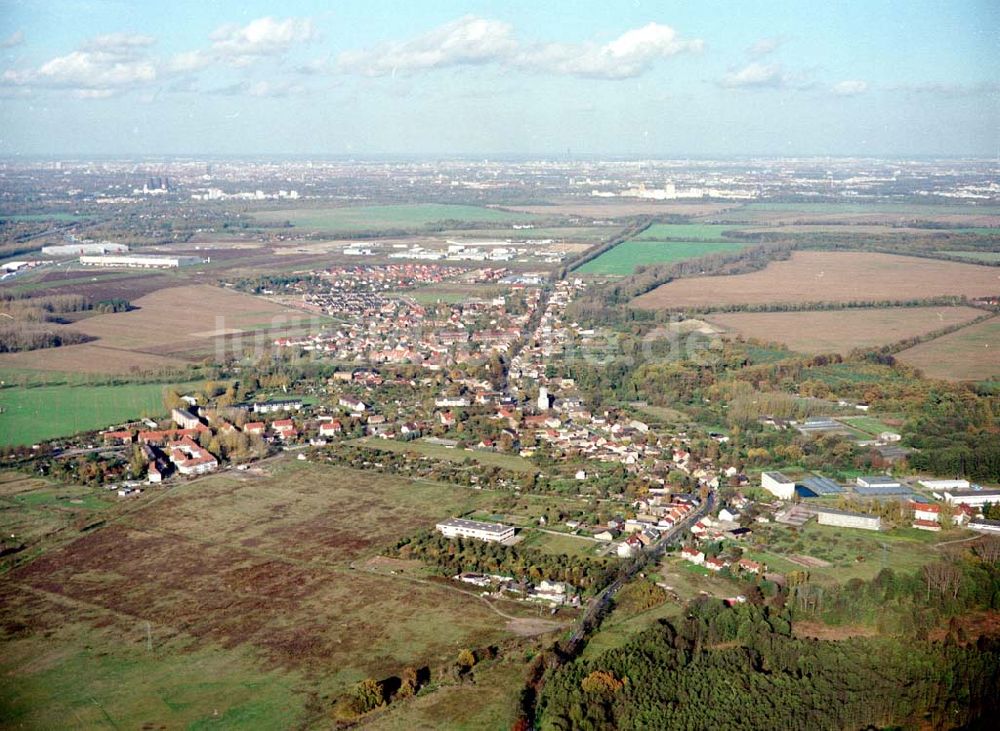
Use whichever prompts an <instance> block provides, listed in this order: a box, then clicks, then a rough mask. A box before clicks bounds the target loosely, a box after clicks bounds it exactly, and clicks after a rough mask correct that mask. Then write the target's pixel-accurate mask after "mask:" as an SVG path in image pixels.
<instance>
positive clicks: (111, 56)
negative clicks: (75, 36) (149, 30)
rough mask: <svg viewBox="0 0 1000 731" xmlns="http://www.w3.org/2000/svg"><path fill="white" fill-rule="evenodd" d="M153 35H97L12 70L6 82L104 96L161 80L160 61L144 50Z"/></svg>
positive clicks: (83, 96)
mask: <svg viewBox="0 0 1000 731" xmlns="http://www.w3.org/2000/svg"><path fill="white" fill-rule="evenodd" d="M153 43H155V39H154V38H152V37H151V36H142V35H128V34H123V33H114V34H111V35H104V36H97V37H95V38H92V39H90V40H89V41H87V42H85V43H84V44H83V45H82V46H81V47H80V48H79V49H78V50H76V51H72V52H71V53H67V54H65V55H63V56H57V57H55V58H52V59H49V60H48V61H46V62H45V63H43V64H42V65H41V66H39V67H37V68H28V69H9V70H7V71H5V72H4V74H3V77H2V83H3V84H5V85H7V86H19V87H25V88H35V87H37V88H42V89H45V88H48V89H68V90H70V91H72V92H73V93H74V94H75V95H76V96H77V97H79V98H81V99H102V98H106V97H108V96H112V95H114V94H117V93H122V92H125V91H129V90H131V89H133V88H136V87H141V86H144V85H147V84H150V83H152V82H154V81H156V79H157V68H156V64H154V63H153V61H152V60H150V59H149V58H148V57H147V56H146V55H145V52H144V50H143V49H145V48H146V47H148V46H150V45H152V44H153Z"/></svg>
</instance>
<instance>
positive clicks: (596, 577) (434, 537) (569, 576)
mask: <svg viewBox="0 0 1000 731" xmlns="http://www.w3.org/2000/svg"><path fill="white" fill-rule="evenodd" d="M388 555H390V556H394V557H397V558H403V559H419V560H421V561H425V562H427V563H430V564H433V565H435V566H437V567H438V568H439V569H440V570H441V573H442V574H443V575H445V576H454V575H456V574H459V573H463V572H466V571H471V572H475V573H484V574H497V575H501V576H513V577H514V578H515V579H525V580H527V581H531V582H534V583H537V582H539V581H542V580H543V579H545V580H548V581H564V582H566V583H569V584H572V585H573V586H575V587H579V588H581V589H583V590H584V591H586V592H589V593H596V592H598V591H600V589H602V588H604V587H605V586H606V585H607V584H608V583H610V581H611V580H612V579H613V578H614V576H615V574H616V572H617V570H618V564H619V562H618V561H617V559H610V560H609V559H594V558H585V557H580V556H569V555H566V554H549V553H542V552H541V551H538V550H535V549H532V548H521V547H520V546H506V545H503V544H500V543H494V542H486V541H477V540H475V539H470V540H464V539H461V538H458V539H449V538H445V537H444V536H443V535H441V534H440V533H437V532H422V533H418V534H417V535H415V536H413V537H412V538H404V539H402V540H400V541H399V542H398V543H397V544H396V545H395V546H394V547H392V548H391V549H390V550H389V552H388Z"/></svg>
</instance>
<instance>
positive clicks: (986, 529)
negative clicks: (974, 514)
mask: <svg viewBox="0 0 1000 731" xmlns="http://www.w3.org/2000/svg"><path fill="white" fill-rule="evenodd" d="M969 530H974V531H978V532H980V533H1000V520H987V519H986V518H975V519H973V520H970V521H969Z"/></svg>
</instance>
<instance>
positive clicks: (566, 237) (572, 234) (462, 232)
mask: <svg viewBox="0 0 1000 731" xmlns="http://www.w3.org/2000/svg"><path fill="white" fill-rule="evenodd" d="M515 223H516V222H515ZM620 230H621V228H620V227H619V226H566V227H554V226H540V227H537V228H522V229H513V228H509V227H508V228H485V229H471V230H466V229H457V230H454V231H442V232H441V235H443V236H448V237H452V238H457V239H515V240H518V239H560V240H563V241H600V240H601V239H609V238H611V237H612V236H613V235H615V234H616V233H618V232H619V231H620Z"/></svg>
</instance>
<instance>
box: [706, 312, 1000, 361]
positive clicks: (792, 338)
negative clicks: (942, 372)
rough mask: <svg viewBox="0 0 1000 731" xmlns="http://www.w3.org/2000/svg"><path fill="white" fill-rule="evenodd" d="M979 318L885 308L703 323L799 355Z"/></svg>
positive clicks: (726, 317)
mask: <svg viewBox="0 0 1000 731" xmlns="http://www.w3.org/2000/svg"><path fill="white" fill-rule="evenodd" d="M981 315H983V311H982V310H977V309H974V308H972V307H886V308H882V309H879V308H864V309H849V310H816V311H805V312H725V313H719V314H715V315H710V316H708V317H706V318H705V319H706V320H708V321H709V322H711V323H712V324H714V325H718V326H720V327H722V328H723V329H724V334H731V335H739V336H742V337H745V338H753V339H757V340H761V341H765V342H778V343H781V344H782V345H785V346H787V347H788V348H789V349H791V350H795V351H798V352H800V353H809V354H813V353H847V352H848V351H850V350H852V349H854V348H873V347H878V346H880V345H888V344H889V343H895V342H899V341H900V340H905V339H906V338H911V337H914V336H917V335H923V334H925V333H930V332H934V331H935V330H940V329H942V328H946V327H951V326H954V325H960V324H962V323H965V322H969V321H971V320H974V319H975V318H977V317H980V316H981Z"/></svg>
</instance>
